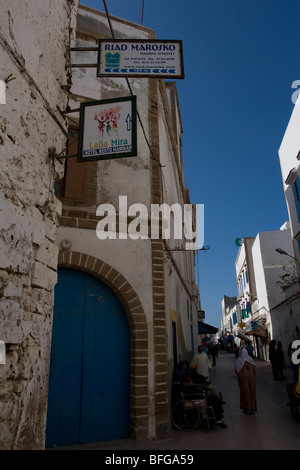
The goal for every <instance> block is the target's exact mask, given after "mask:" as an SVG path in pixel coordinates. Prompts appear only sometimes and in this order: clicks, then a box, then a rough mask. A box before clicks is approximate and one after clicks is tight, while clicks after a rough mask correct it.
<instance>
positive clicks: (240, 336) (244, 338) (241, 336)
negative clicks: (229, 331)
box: [237, 331, 251, 341]
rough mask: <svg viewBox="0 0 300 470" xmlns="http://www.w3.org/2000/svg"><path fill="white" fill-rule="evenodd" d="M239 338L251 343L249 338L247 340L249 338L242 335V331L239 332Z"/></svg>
mask: <svg viewBox="0 0 300 470" xmlns="http://www.w3.org/2000/svg"><path fill="white" fill-rule="evenodd" d="M237 335H238V337H239V338H240V339H242V340H243V341H251V340H250V339H249V338H247V336H245V335H244V334H243V333H241V332H240V331H239V332H238V334H237Z"/></svg>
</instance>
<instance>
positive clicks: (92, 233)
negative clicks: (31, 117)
mask: <svg viewBox="0 0 300 470" xmlns="http://www.w3.org/2000/svg"><path fill="white" fill-rule="evenodd" d="M111 25H112V30H111V29H110V28H109V26H108V21H107V18H106V15H105V14H104V13H102V12H99V11H96V10H93V9H90V8H88V7H83V6H81V7H80V8H79V13H78V17H77V32H76V47H78V48H81V50H78V51H76V52H75V53H74V57H73V60H72V62H73V63H75V64H84V63H89V62H91V63H94V62H95V60H96V53H95V52H94V51H90V52H87V51H86V50H82V48H91V49H92V48H93V47H95V46H96V45H97V39H98V38H111V37H112V31H113V32H114V34H115V36H116V37H118V38H123V39H126V38H128V39H143V40H153V39H155V34H154V32H153V31H152V30H149V29H147V28H144V27H141V26H139V25H135V24H133V23H129V22H127V21H124V20H122V19H118V18H115V17H111ZM71 93H72V94H71V100H70V108H71V109H76V108H78V105H79V104H80V103H83V102H88V101H91V100H99V99H100V100H110V99H118V98H121V97H124V96H131V94H132V95H134V96H135V97H136V102H137V111H138V116H139V119H138V122H137V148H138V151H137V156H134V157H130V158H121V159H118V158H116V159H107V160H102V161H90V162H84V163H78V162H77V161H76V160H75V159H74V158H71V157H70V158H66V161H65V174H64V177H63V178H62V179H61V180H60V181H57V187H58V188H59V189H58V190H59V191H60V193H59V194H60V195H59V198H60V201H61V202H62V216H61V217H60V219H59V221H60V227H59V231H58V236H57V240H56V243H57V246H58V247H59V249H60V251H59V258H58V265H59V278H58V283H57V286H56V297H55V308H54V323H55V320H56V317H57V324H58V325H59V323H60V320H59V318H60V317H62V316H63V315H65V314H66V313H67V314H69V307H68V304H71V303H72V296H73V294H72V291H71V290H69V291H68V292H69V296H70V297H69V301H68V302H66V300H65V292H66V291H67V290H68V289H67V288H66V286H71V285H72V283H73V282H77V281H76V279H77V277H78V276H83V278H84V279H86V281H84V286H88V285H89V284H88V283H89V282H90V281H91V282H93V281H95V282H96V283H97V287H95V289H96V292H98V291H99V293H101V292H104V293H101V295H100V294H99V296H98V295H97V294H96V292H94V291H91V287H89V286H88V287H84V290H83V287H80V284H79V287H78V293H79V296H80V298H81V297H82V298H83V300H82V302H83V304H84V305H85V307H84V310H86V311H90V310H91V311H93V315H94V316H95V318H97V322H98V321H99V325H98V326H97V325H96V324H94V323H93V322H92V323H91V324H90V327H89V328H90V329H91V331H90V330H88V332H86V331H85V325H84V327H83V326H80V327H79V328H78V329H79V331H78V332H77V336H79V337H80V338H81V337H83V338H84V348H83V351H82V353H81V354H82V357H83V358H84V357H85V349H87V350H90V349H91V348H94V349H95V353H94V354H93V357H91V358H90V359H89V364H86V365H85V362H83V367H82V368H81V369H80V373H79V377H78V382H77V387H78V404H77V406H78V408H80V410H81V409H82V408H81V407H82V403H84V404H85V403H86V402H87V401H89V405H88V406H86V408H83V409H84V411H78V412H77V415H76V416H77V417H76V421H75V423H76V424H75V426H78V425H79V424H78V423H82V414H84V415H89V414H90V415H92V416H93V417H94V419H96V418H95V417H97V416H98V418H99V419H98V424H95V425H94V427H93V426H90V424H89V423H86V426H84V424H83V425H82V429H80V433H79V436H73V435H72V432H71V429H72V427H73V426H70V427H69V429H65V426H64V427H61V429H59V431H58V427H57V424H56V423H57V422H61V416H62V414H63V413H66V414H67V410H66V411H62V412H61V411H60V412H59V413H57V411H56V409H55V400H56V399H57V394H59V395H60V397H59V401H60V403H63V402H64V400H65V396H67V394H68V390H67V386H68V384H66V386H65V389H64V390H57V388H59V387H56V384H57V382H58V379H57V377H59V374H61V369H60V360H59V359H57V358H56V357H55V353H54V351H55V349H59V348H60V347H61V345H62V343H63V342H64V339H63V334H62V331H61V328H62V326H61V327H59V326H58V330H57V334H55V336H54V337H53V343H52V354H51V365H52V369H51V370H50V390H51V396H50V397H49V407H48V428H47V441H46V445H47V446H49V447H50V446H52V445H65V443H67V444H70V443H76V442H77V443H78V442H91V441H97V440H108V439H109V440H111V439H120V438H125V437H132V438H134V439H138V440H145V439H157V438H162V437H166V436H168V433H169V429H170V394H171V377H172V372H173V368H174V366H175V364H176V363H177V361H179V360H180V359H182V358H185V359H187V358H191V356H192V354H193V352H194V347H196V346H197V341H198V331H197V306H198V297H199V295H198V289H197V286H196V284H195V275H194V252H193V251H187V250H186V249H185V244H184V241H183V239H181V238H180V237H178V238H176V237H175V235H174V232H173V229H174V228H175V227H177V228H178V220H176V214H175V213H174V212H172V211H171V212H170V213H168V214H167V216H163V217H162V219H161V221H160V225H161V230H162V229H163V228H168V227H170V228H171V231H170V237H164V236H163V235H160V236H159V237H152V232H151V233H150V228H152V223H153V217H152V215H153V214H152V210H153V206H154V205H159V206H161V205H162V204H166V205H167V206H168V207H172V206H173V205H176V204H177V205H179V207H180V209H183V207H184V205H189V206H190V200H189V193H188V190H187V189H186V188H185V185H184V174H183V165H182V151H181V136H182V124H181V118H180V110H179V103H178V97H177V92H176V85H175V83H174V82H168V83H165V82H164V81H163V80H161V79H154V78H151V79H148V78H134V79H129V80H126V79H125V78H113V77H109V78H106V77H104V78H97V76H96V70H95V68H94V69H93V68H88V67H85V66H84V65H81V66H80V67H76V68H74V69H73V85H72V89H71ZM69 129H70V132H69V149H68V154H73V153H74V150H75V153H76V147H77V145H78V132H79V128H78V115H76V113H71V114H70V126H69ZM124 198H125V199H124ZM124 201H126V207H127V209H128V218H127V226H125V227H124V226H121V225H120V223H117V224H116V227H117V228H116V236H115V238H110V237H107V238H105V237H104V239H99V237H98V236H97V227H99V225H98V224H99V222H100V220H101V217H100V216H99V209H98V208H99V207H100V206H101V205H102V204H110V207H113V208H115V209H116V217H117V222H120V220H119V219H120V217H121V206H120V204H121V203H123V202H124ZM137 204H139V208H140V207H141V206H142V207H143V208H144V209H143V214H141V213H139V214H136V213H135V210H136V207H137V206H136V205H137ZM182 213H183V212H182ZM136 216H138V218H137V217H136ZM181 224H182V222H180V226H181ZM136 225H140V227H139V230H140V232H139V234H137V232H136V231H135V234H137V236H136V237H130V236H129V230H130V228H133V227H135V229H136V228H137V227H136ZM106 287H108V288H109V289H110V292H111V293H112V294H113V299H111V300H108V299H109V294H108V292H107V291H106V290H105V289H106ZM91 296H94V305H92V301H91ZM99 299H100V301H99ZM117 301H118V302H119V304H120V305H119V307H120V310H121V313H120V315H119V317H118V319H117V318H116V321H115V322H114V323H112V324H108V323H107V322H106V320H105V318H106V317H107V318H110V317H111V308H112V307H111V305H112V303H113V302H117ZM56 302H57V303H56ZM99 302H100V303H99ZM97 312H98V313H99V315H98V313H97ZM100 312H102V314H103V316H101V315H100ZM86 315H87V314H86ZM102 320H103V323H102ZM73 322H74V320H72V319H70V323H71V324H72V323H73ZM82 323H84V324H86V321H85V320H83V322H82ZM103 329H104V330H105V337H106V338H107V345H106V347H105V348H104V347H103V348H102V349H101V348H99V350H97V347H96V345H94V343H93V341H95V342H96V343H97V338H98V337H99V336H98V334H99V335H100V334H101V331H103ZM98 330H99V333H97V332H98ZM116 330H118V332H119V335H120V340H119V342H117V344H115V345H114V347H113V346H112V345H113V343H114V337H115V331H116ZM92 331H94V332H93V333H92ZM77 336H76V337H77ZM92 336H93V339H92V338H91V337H92ZM74 341H75V340H74ZM120 345H122V348H123V349H120V347H119V346H120ZM66 348H68V346H66ZM63 354H65V355H66V354H67V351H64V353H63ZM120 357H122V362H121V360H120V359H117V360H116V358H120ZM78 360H80V359H78ZM90 361H93V364H94V365H93V367H91V366H90ZM119 361H120V365H119V366H118V363H119ZM99 362H100V363H101V364H102V367H101V374H102V377H101V378H100V379H99V380H97V381H96V383H95V380H94V376H95V375H96V374H97V373H98V371H99V366H98V365H97V364H98V363H99ZM112 364H116V369H117V370H115V369H114V370H113V373H112V372H111V367H112ZM67 367H68V366H67ZM90 367H91V368H92V372H88V371H89V370H90ZM113 367H115V366H113ZM119 368H120V369H122V371H123V372H124V373H123V374H122V380H121V381H119V380H118V373H119V372H118V371H119ZM76 371H77V372H78V368H77V367H75V366H74V368H73V370H72V371H71V372H70V371H69V374H71V375H72V374H75V373H76ZM86 376H88V379H86ZM105 377H108V378H109V383H110V387H111V388H108V389H107V388H106V381H105ZM119 382H120V383H119ZM52 383H53V389H52V385H51V384H52ZM81 383H87V387H86V389H84V391H83V392H81ZM95 388H96V390H97V389H98V390H99V394H98V395H97V393H94V390H95ZM89 394H92V395H93V400H88V399H87V397H88V396H89ZM120 397H122V404H121V405H120V403H119V400H120ZM101 398H102V400H101ZM99 401H101V403H102V406H104V407H105V408H106V409H109V410H110V411H111V413H112V414H113V416H117V417H118V420H114V425H113V426H112V424H111V423H112V420H111V419H109V417H108V418H107V421H105V420H104V419H102V416H103V409H102V407H101V406H100V404H99ZM96 421H97V420H96ZM80 426H81V424H80ZM74 440H75V441H76V442H74Z"/></svg>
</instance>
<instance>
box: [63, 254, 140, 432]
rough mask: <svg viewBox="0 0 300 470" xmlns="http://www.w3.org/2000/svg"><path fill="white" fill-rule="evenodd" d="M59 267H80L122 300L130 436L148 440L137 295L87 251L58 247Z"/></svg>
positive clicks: (105, 264) (108, 266)
mask: <svg viewBox="0 0 300 470" xmlns="http://www.w3.org/2000/svg"><path fill="white" fill-rule="evenodd" d="M58 266H60V267H68V268H74V269H79V270H81V271H85V272H86V273H88V274H91V275H92V276H94V277H96V278H98V279H99V280H101V281H102V282H104V284H106V285H107V286H108V287H109V288H110V289H111V290H112V292H113V293H114V294H115V295H116V296H117V297H118V299H119V300H120V302H121V303H122V305H123V308H124V310H125V312H126V315H127V319H128V323H129V331H130V436H131V438H133V439H136V440H144V439H147V437H148V422H149V420H148V399H147V393H146V392H145V390H147V389H148V372H147V371H148V327H147V322H146V316H145V312H144V309H143V307H142V304H141V302H140V300H139V297H138V295H137V294H136V292H135V290H134V289H133V287H132V286H131V285H130V283H129V282H128V281H127V280H126V278H125V277H124V276H123V275H122V274H121V273H120V272H119V271H117V270H116V269H115V268H113V267H112V266H110V265H109V264H107V263H105V262H104V261H102V260H100V259H99V258H95V257H94V256H90V255H88V254H86V253H81V252H76V251H71V250H70V251H62V250H60V251H59V255H58Z"/></svg>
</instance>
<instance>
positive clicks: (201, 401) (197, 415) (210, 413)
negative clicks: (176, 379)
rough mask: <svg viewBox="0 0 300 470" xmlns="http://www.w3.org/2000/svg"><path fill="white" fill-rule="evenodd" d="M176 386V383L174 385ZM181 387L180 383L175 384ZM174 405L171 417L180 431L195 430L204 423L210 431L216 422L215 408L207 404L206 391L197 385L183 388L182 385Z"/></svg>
mask: <svg viewBox="0 0 300 470" xmlns="http://www.w3.org/2000/svg"><path fill="white" fill-rule="evenodd" d="M173 386H174V385H173ZM175 387H177V390H178V387H180V384H175ZM177 398H178V400H176V401H175V402H174V404H173V406H172V411H171V419H172V423H173V425H174V426H175V428H177V429H179V430H180V431H193V430H194V429H196V428H197V427H198V426H201V425H204V426H205V429H206V431H207V432H209V431H210V428H211V424H216V422H217V420H216V417H215V413H214V410H213V408H212V407H211V406H209V405H207V400H206V393H205V392H204V391H200V390H198V389H197V387H195V386H193V387H189V389H186V390H184V391H183V390H182V389H181V387H180V390H179V394H178V393H177Z"/></svg>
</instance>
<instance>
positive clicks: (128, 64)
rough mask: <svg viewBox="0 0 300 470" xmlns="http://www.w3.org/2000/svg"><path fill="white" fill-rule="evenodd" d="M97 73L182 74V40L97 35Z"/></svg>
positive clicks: (129, 74)
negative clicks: (98, 36)
mask: <svg viewBox="0 0 300 470" xmlns="http://www.w3.org/2000/svg"><path fill="white" fill-rule="evenodd" d="M97 76H98V77H105V76H106V77H156V78H170V79H172V78H184V70H183V57H182V41H177V40H174V41H157V40H148V41H147V40H144V39H141V40H133V39H128V40H127V39H125V40H121V39H111V40H106V39H105V40H104V39H100V40H99V51H98V70H97Z"/></svg>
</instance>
